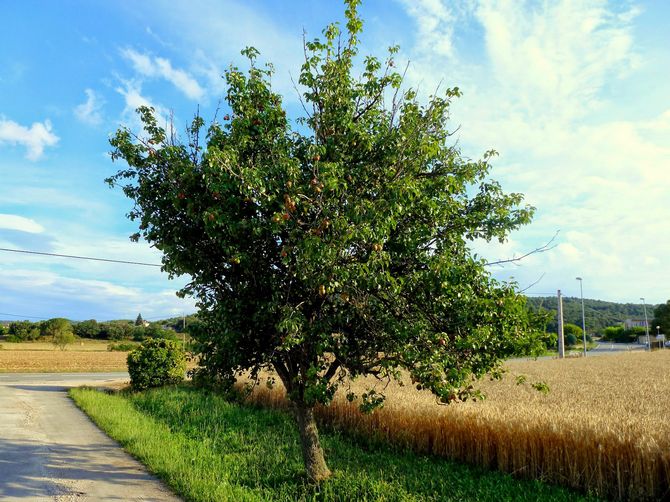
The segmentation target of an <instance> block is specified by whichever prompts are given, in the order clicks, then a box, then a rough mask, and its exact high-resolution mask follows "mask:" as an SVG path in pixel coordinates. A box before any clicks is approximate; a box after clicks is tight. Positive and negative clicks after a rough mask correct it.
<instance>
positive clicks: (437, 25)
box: [400, 0, 457, 58]
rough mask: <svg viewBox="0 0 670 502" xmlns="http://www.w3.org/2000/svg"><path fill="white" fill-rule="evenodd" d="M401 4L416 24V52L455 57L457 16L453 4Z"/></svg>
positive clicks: (405, 0) (419, 0)
mask: <svg viewBox="0 0 670 502" xmlns="http://www.w3.org/2000/svg"><path fill="white" fill-rule="evenodd" d="M400 3H401V4H402V5H403V6H404V8H405V9H406V11H407V14H408V15H409V16H410V17H412V18H413V19H414V22H415V23H416V28H417V33H416V36H415V40H416V45H415V47H414V50H415V51H418V52H429V53H431V54H439V55H440V56H445V57H449V58H452V57H454V56H455V52H454V46H453V36H454V24H455V22H456V20H457V16H456V14H455V13H454V11H453V4H452V3H451V2H450V4H449V5H448V4H447V2H443V1H441V0H400Z"/></svg>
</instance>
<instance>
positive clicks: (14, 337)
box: [7, 321, 40, 342]
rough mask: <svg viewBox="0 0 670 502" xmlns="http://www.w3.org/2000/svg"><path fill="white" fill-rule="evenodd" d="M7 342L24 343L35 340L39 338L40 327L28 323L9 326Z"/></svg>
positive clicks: (19, 322)
mask: <svg viewBox="0 0 670 502" xmlns="http://www.w3.org/2000/svg"><path fill="white" fill-rule="evenodd" d="M7 332H8V334H9V336H8V337H7V341H9V342H26V341H31V340H37V339H38V338H39V337H40V326H39V324H38V323H32V322H30V321H17V322H12V323H10V324H9V329H8V331H7Z"/></svg>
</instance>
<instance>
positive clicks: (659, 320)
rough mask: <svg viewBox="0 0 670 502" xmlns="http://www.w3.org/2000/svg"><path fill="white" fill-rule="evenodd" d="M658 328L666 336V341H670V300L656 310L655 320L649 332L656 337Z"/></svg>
mask: <svg viewBox="0 0 670 502" xmlns="http://www.w3.org/2000/svg"><path fill="white" fill-rule="evenodd" d="M656 326H660V327H661V333H663V334H664V335H665V337H666V339H670V300H668V301H667V302H665V303H661V304H660V305H659V306H658V307H656V308H655V309H654V320H653V321H652V322H651V326H649V329H650V331H649V332H650V333H652V334H654V335H655V334H656V331H657V330H656Z"/></svg>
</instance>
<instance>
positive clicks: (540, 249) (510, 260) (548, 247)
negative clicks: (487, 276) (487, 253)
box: [484, 230, 560, 267]
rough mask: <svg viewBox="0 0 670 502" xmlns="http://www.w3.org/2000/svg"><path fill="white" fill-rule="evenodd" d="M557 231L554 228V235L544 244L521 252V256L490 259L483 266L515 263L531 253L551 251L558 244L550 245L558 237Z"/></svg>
mask: <svg viewBox="0 0 670 502" xmlns="http://www.w3.org/2000/svg"><path fill="white" fill-rule="evenodd" d="M559 233H560V230H556V233H555V234H554V236H553V237H552V238H551V239H549V241H548V242H547V243H546V244H544V245H542V246H540V247H538V248H535V249H533V250H532V251H529V252H527V253H526V254H523V255H521V256H517V257H514V258H508V259H506V260H497V261H490V262H488V263H485V264H484V266H485V267H490V266H491V265H503V264H505V263H516V262H518V261H521V260H523V259H524V258H528V257H529V256H531V255H534V254H538V253H546V252H547V251H551V250H552V249H554V248H555V247H556V246H558V244H554V245H552V243H553V242H554V241H555V240H556V237H558V234H559Z"/></svg>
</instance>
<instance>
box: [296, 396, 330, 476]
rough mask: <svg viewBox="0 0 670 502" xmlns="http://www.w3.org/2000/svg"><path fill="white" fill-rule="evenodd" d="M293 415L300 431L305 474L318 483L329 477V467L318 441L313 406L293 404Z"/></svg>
mask: <svg viewBox="0 0 670 502" xmlns="http://www.w3.org/2000/svg"><path fill="white" fill-rule="evenodd" d="M295 416H296V420H297V422H298V430H299V431H300V448H301V449H302V458H303V460H304V461H305V469H306V470H307V476H309V478H310V479H311V480H312V481H314V482H316V483H318V482H319V481H323V480H324V479H328V478H329V477H330V469H328V466H327V465H326V459H325V458H324V456H323V448H321V443H320V442H319V432H318V430H317V427H316V420H314V408H312V407H308V406H305V405H304V404H298V403H296V405H295Z"/></svg>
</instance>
